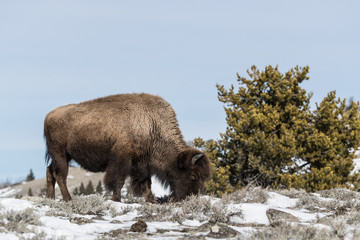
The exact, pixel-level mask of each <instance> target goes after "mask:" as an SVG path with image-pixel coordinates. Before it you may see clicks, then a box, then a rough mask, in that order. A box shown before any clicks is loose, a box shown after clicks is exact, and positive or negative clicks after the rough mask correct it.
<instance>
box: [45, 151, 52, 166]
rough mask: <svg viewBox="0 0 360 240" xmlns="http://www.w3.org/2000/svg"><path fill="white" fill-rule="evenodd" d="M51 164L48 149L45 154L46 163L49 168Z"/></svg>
mask: <svg viewBox="0 0 360 240" xmlns="http://www.w3.org/2000/svg"><path fill="white" fill-rule="evenodd" d="M50 162H51V155H50V152H49V150H48V149H46V152H45V163H46V165H47V166H49V163H50Z"/></svg>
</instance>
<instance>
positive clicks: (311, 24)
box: [0, 0, 360, 181]
mask: <svg viewBox="0 0 360 240" xmlns="http://www.w3.org/2000/svg"><path fill="white" fill-rule="evenodd" d="M359 9H360V3H359V1H334V0H326V1H325V0H321V1H319V0H318V1H308V0H303V1H285V0H284V1H279V0H273V1H268V0H261V1H260V0H253V1H210V0H206V1H205V0H199V1H157V0H153V1H115V0H114V1H93V0H78V1H69V0H62V1H49V0H46V1H11V0H8V1H6V0H5V1H1V2H0V102H1V104H0V128H1V130H0V131H1V134H0V164H1V167H0V181H3V180H5V179H7V178H9V179H10V180H13V181H14V180H18V179H20V178H21V177H23V176H25V175H26V174H27V173H28V171H29V169H30V168H33V169H34V172H35V175H36V177H43V176H44V174H45V164H44V141H43V137H42V136H43V119H44V117H45V115H46V114H47V112H49V111H50V110H52V109H53V108H55V107H57V106H61V105H65V104H69V103H74V102H81V101H84V100H88V99H92V98H96V97H100V96H106V95H109V94H115V93H128V92H148V93H153V94H158V95H160V96H162V97H164V98H165V99H166V100H167V101H169V102H170V103H171V104H172V105H173V107H174V109H175V111H176V112H177V116H178V120H179V123H180V127H181V130H182V132H183V134H184V136H185V138H186V139H187V140H191V139H193V138H194V137H197V136H201V137H203V138H205V139H208V138H218V137H219V132H224V131H225V128H226V123H225V114H224V111H223V107H222V106H223V105H222V104H221V103H219V102H218V100H217V91H216V87H215V85H216V83H220V84H224V85H225V86H227V87H229V86H230V84H231V83H236V72H239V74H240V75H242V76H245V75H246V69H248V68H250V66H251V65H257V66H258V67H259V68H260V69H263V68H264V66H266V65H270V64H271V65H279V68H280V70H281V71H286V70H288V69H290V68H291V67H294V66H296V65H300V66H305V65H309V66H310V74H309V76H310V80H309V81H307V82H306V83H305V84H303V87H304V88H305V89H306V90H307V91H309V92H310V91H312V92H314V97H313V104H314V103H315V102H319V101H320V100H321V99H322V98H323V97H324V96H325V95H326V94H327V93H328V92H329V91H331V90H336V91H337V94H338V96H340V97H342V98H349V97H351V96H353V97H354V98H355V100H360V97H359V94H360V82H359V81H360V78H359V69H360V62H359V56H360V15H359V14H358V10H359Z"/></svg>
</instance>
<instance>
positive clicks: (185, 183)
mask: <svg viewBox="0 0 360 240" xmlns="http://www.w3.org/2000/svg"><path fill="white" fill-rule="evenodd" d="M177 164H178V166H177V168H178V169H177V171H176V176H174V179H173V184H172V185H173V187H172V190H173V192H172V195H171V198H173V199H174V200H175V201H180V200H182V199H185V198H186V197H187V196H189V195H196V194H199V193H201V192H202V190H203V189H204V183H205V181H206V180H208V179H209V178H210V176H211V168H210V162H209V159H208V158H207V156H206V155H205V154H204V153H202V152H200V151H199V150H196V149H189V150H185V151H183V152H181V153H180V154H179V155H178V159H177Z"/></svg>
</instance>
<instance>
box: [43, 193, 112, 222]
mask: <svg viewBox="0 0 360 240" xmlns="http://www.w3.org/2000/svg"><path fill="white" fill-rule="evenodd" d="M41 204H43V205H48V206H49V207H50V208H51V210H49V211H48V212H47V213H46V214H47V215H48V216H65V217H69V216H71V215H73V214H83V215H85V214H93V215H95V214H102V213H103V212H104V211H106V210H108V209H109V204H107V203H105V198H104V197H103V196H100V195H98V194H93V195H88V196H75V197H73V199H72V200H71V201H69V202H63V201H56V200H52V199H44V200H43V201H42V202H41Z"/></svg>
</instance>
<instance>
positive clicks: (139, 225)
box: [130, 220, 147, 232]
mask: <svg viewBox="0 0 360 240" xmlns="http://www.w3.org/2000/svg"><path fill="white" fill-rule="evenodd" d="M146 229H147V224H146V223H145V222H144V221H142V220H139V221H137V222H136V223H134V224H133V225H131V228H130V231H131V232H145V231H146Z"/></svg>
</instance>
